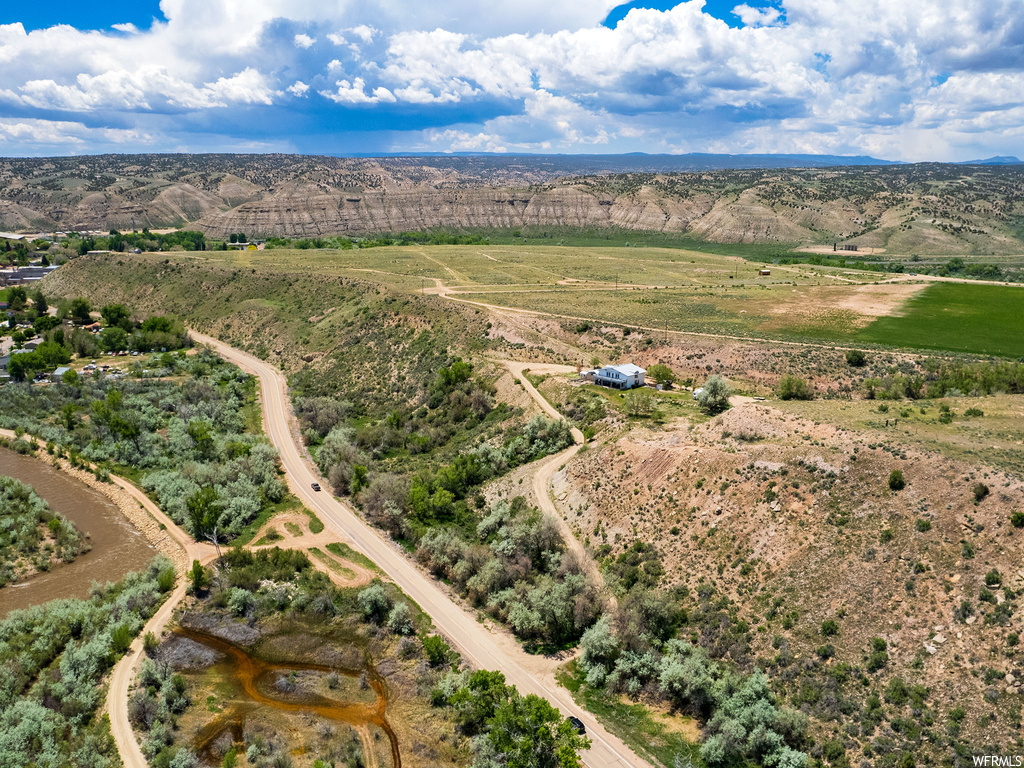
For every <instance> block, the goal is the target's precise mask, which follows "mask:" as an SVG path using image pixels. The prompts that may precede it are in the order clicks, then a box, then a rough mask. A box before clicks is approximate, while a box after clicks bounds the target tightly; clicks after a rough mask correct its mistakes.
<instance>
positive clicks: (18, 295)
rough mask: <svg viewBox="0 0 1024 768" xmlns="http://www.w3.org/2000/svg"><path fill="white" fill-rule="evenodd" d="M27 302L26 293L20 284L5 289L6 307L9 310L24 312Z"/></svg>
mask: <svg viewBox="0 0 1024 768" xmlns="http://www.w3.org/2000/svg"><path fill="white" fill-rule="evenodd" d="M27 303H28V294H27V293H25V289H24V288H22V287H21V286H20V285H16V286H14V287H13V288H8V289H7V308H8V309H9V310H10V311H11V312H24V311H25V305H26V304H27Z"/></svg>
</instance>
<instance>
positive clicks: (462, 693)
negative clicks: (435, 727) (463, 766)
mask: <svg viewBox="0 0 1024 768" xmlns="http://www.w3.org/2000/svg"><path fill="white" fill-rule="evenodd" d="M431 700H432V703H433V705H434V706H436V707H444V708H447V709H450V710H451V711H452V712H453V713H454V715H455V718H456V721H457V723H458V727H459V730H460V731H461V733H462V734H463V735H465V736H468V737H469V738H470V739H471V742H470V743H471V747H472V751H473V765H474V766H479V767H480V768H484V767H485V766H499V765H503V766H504V765H507V766H563V767H566V768H568V767H569V766H578V765H580V759H579V754H578V753H579V751H580V750H581V749H586V748H587V747H589V746H590V740H589V739H588V738H586V737H585V736H583V735H581V734H579V733H578V732H577V731H576V728H575V727H574V726H573V724H572V723H570V722H569V721H568V720H567V719H566V718H563V717H562V715H561V714H560V713H559V711H558V710H557V709H555V708H554V707H553V706H551V704H550V703H548V701H547V699H542V698H541V697H539V696H535V695H534V694H529V695H527V696H521V695H520V694H519V692H518V691H517V690H516V689H515V687H513V686H510V685H506V684H505V676H504V675H503V674H501V673H500V672H488V671H486V670H479V671H477V672H466V671H463V672H452V673H450V674H448V675H446V676H445V677H444V678H442V679H441V681H440V683H439V685H438V686H437V687H436V688H435V689H434V691H433V693H432V694H431Z"/></svg>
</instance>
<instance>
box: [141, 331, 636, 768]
mask: <svg viewBox="0 0 1024 768" xmlns="http://www.w3.org/2000/svg"><path fill="white" fill-rule="evenodd" d="M191 334H192V337H193V338H194V339H195V340H196V341H197V342H199V343H201V344H208V345H209V346H210V347H212V348H213V349H214V350H216V351H217V353H218V354H220V355H221V356H223V357H224V358H225V359H226V360H229V361H230V362H232V363H234V364H235V365H237V366H239V367H240V368H242V369H243V370H245V371H248V372H249V373H251V374H253V375H254V376H256V378H257V380H258V381H259V383H260V392H261V395H262V397H261V407H262V412H263V421H264V423H263V427H264V431H265V432H266V434H267V437H268V438H269V439H270V441H271V442H272V443H273V445H274V447H276V448H277V450H278V452H279V453H280V455H281V463H282V465H283V467H284V471H285V477H286V479H287V482H288V485H289V487H290V488H291V490H292V492H293V493H294V494H295V495H296V496H298V497H299V499H300V500H301V501H302V502H303V503H304V504H305V505H306V506H307V507H309V509H311V510H313V511H315V512H316V513H317V515H319V517H320V519H321V520H322V521H323V522H324V524H325V525H326V526H327V527H328V528H330V529H331V530H333V531H334V532H335V533H336V534H337V535H339V536H341V537H342V538H343V539H347V540H349V541H351V542H352V545H353V548H354V549H356V550H358V551H359V552H362V553H363V554H364V555H366V556H367V557H369V558H370V559H371V560H373V561H374V562H375V563H376V564H377V565H378V566H379V567H380V568H381V569H382V570H383V571H384V572H385V573H387V575H388V576H389V577H390V578H391V579H392V580H393V581H394V582H395V584H397V585H398V586H399V587H400V588H401V589H402V590H403V591H404V592H405V593H406V594H407V595H408V596H409V597H410V598H412V599H413V600H415V601H416V603H417V604H418V605H419V606H420V607H421V608H422V609H423V610H424V611H426V613H427V614H428V615H429V616H430V617H431V619H432V620H433V621H434V624H435V626H436V627H437V629H438V631H440V632H441V633H442V634H444V635H445V636H446V637H447V638H448V640H449V641H450V642H451V643H452V644H453V645H454V646H455V647H456V648H458V650H459V651H460V652H461V653H462V655H463V657H464V658H466V660H467V661H468V662H469V663H470V664H471V665H472V666H474V667H476V668H478V669H493V670H498V671H500V672H503V673H504V675H505V678H506V679H507V680H508V682H509V683H511V684H513V685H515V686H516V687H517V688H518V689H519V691H520V692H521V693H523V694H524V695H525V694H531V693H532V694H536V695H538V696H542V697H544V698H546V699H548V701H550V702H551V703H552V704H553V705H554V706H556V707H558V708H559V709H560V710H561V711H562V713H563V714H566V715H574V716H576V717H578V718H579V719H580V720H582V721H583V723H584V724H585V725H586V727H587V735H588V736H589V737H590V739H591V748H590V749H589V750H587V751H586V752H584V753H583V755H582V757H583V761H584V763H585V764H586V765H588V766H590V768H611V767H613V766H615V767H617V768H625V767H626V766H632V767H633V768H645V767H646V766H648V765H649V764H648V763H647V762H645V761H643V760H641V759H640V758H639V757H637V756H636V755H635V754H633V752H632V751H630V749H629V748H628V747H627V746H626V745H625V744H624V743H623V742H622V741H621V740H619V739H618V738H617V737H615V736H613V735H612V734H610V733H609V732H608V731H606V730H605V729H604V727H603V726H601V725H600V723H598V721H597V720H596V719H595V718H594V716H593V715H591V714H590V713H589V712H586V711H584V710H583V709H581V708H580V707H578V706H577V705H576V703H575V702H574V701H573V700H572V697H571V696H570V694H569V692H568V691H566V690H565V689H564V688H561V687H560V686H558V685H557V684H556V683H555V682H554V680H553V676H552V675H551V671H552V664H551V662H549V661H548V660H546V659H543V658H538V657H535V656H530V655H529V654H527V653H526V652H525V651H523V650H522V649H521V648H520V647H519V646H518V644H516V643H515V642H513V641H511V640H510V639H509V638H508V637H507V635H505V634H504V633H501V632H496V631H492V630H490V629H488V628H487V627H486V626H485V625H484V624H482V623H481V622H479V621H477V617H476V615H475V614H473V613H472V612H470V611H468V610H467V609H465V608H463V607H462V606H460V605H458V604H457V603H456V602H455V601H454V600H452V598H451V597H449V595H448V594H446V593H445V591H444V590H443V589H442V588H441V586H440V585H438V584H437V583H436V582H435V581H434V580H433V579H431V578H430V577H429V576H427V575H426V574H424V573H423V572H422V571H420V570H419V569H418V568H417V567H416V566H415V565H414V564H413V563H412V562H411V561H410V560H409V558H408V557H407V556H406V555H405V553H404V552H402V551H401V550H400V549H399V548H398V547H397V546H396V545H395V544H394V543H393V542H390V541H386V540H385V539H384V537H383V535H382V534H381V533H380V532H379V531H377V530H376V529H374V528H371V527H370V526H369V525H367V524H366V523H365V522H363V521H362V520H361V519H360V518H359V517H358V516H357V515H356V513H355V512H354V511H353V510H352V509H351V508H350V507H349V506H348V505H347V504H345V503H344V502H342V501H339V500H338V499H335V498H333V497H332V496H330V495H329V494H328V493H326V492H320V493H316V492H314V491H312V490H311V489H310V486H311V484H312V483H314V482H320V483H322V484H323V482H324V481H323V479H322V478H320V477H319V475H318V473H317V472H316V470H315V469H314V468H313V467H312V466H311V465H310V464H309V463H308V462H307V461H306V459H305V458H304V456H303V451H302V448H301V447H300V445H299V443H298V438H297V434H296V433H295V432H293V430H292V412H291V401H290V400H289V398H288V393H287V385H286V381H285V378H284V375H283V374H282V373H281V372H280V371H279V370H278V369H277V368H275V367H274V366H273V365H271V364H270V363H267V362H264V361H263V360H260V359H258V358H256V357H253V356H252V355H249V354H247V353H245V352H242V351H240V350H238V349H235V348H234V347H232V346H230V345H228V344H225V343H223V342H221V341H219V340H217V339H214V338H211V337H210V336H206V335H204V334H201V333H197V332H195V331H192V332H191ZM528 383H529V382H527V384H528ZM534 391H535V390H534ZM549 407H550V405H549ZM545 410H546V409H545ZM552 410H554V409H552ZM580 438H582V435H580ZM569 450H573V449H569ZM125 764H126V766H128V765H129V764H128V761H127V760H126V761H125ZM129 768H134V765H132V766H129Z"/></svg>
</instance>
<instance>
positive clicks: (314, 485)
mask: <svg viewBox="0 0 1024 768" xmlns="http://www.w3.org/2000/svg"><path fill="white" fill-rule="evenodd" d="M311 487H312V489H313V490H314V491H319V490H320V483H313V485H312V486H311Z"/></svg>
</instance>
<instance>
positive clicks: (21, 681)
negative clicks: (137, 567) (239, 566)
mask: <svg viewBox="0 0 1024 768" xmlns="http://www.w3.org/2000/svg"><path fill="white" fill-rule="evenodd" d="M173 585H174V569H173V567H172V566H171V564H170V562H169V561H168V560H167V559H166V558H163V557H158V558H156V559H155V560H154V561H153V562H152V564H151V565H150V566H149V568H147V569H146V570H145V571H143V572H141V573H130V574H128V575H127V576H125V577H124V578H123V579H122V580H121V581H119V582H117V583H115V584H107V585H106V586H100V585H95V586H94V587H93V588H92V590H91V592H90V596H89V598H88V599H87V600H75V599H64V600H53V601H51V602H49V603H45V604H43V605H38V606H35V607H33V608H29V609H26V610H21V611H13V612H12V613H10V614H9V615H8V616H7V618H6V619H4V620H3V621H2V622H0V668H2V670H3V672H2V674H0V734H2V736H0V765H40V766H42V765H89V766H96V767H97V768H107V767H108V766H109V767H111V768H112V767H113V766H116V765H120V764H121V761H120V758H119V756H118V754H117V748H116V746H115V745H114V743H113V740H112V739H111V738H110V734H109V731H108V730H107V726H106V724H105V720H103V719H101V718H100V717H98V713H99V710H100V708H101V706H102V704H103V701H104V698H105V691H104V689H103V687H102V685H101V684H102V683H103V681H104V676H105V675H106V674H107V673H108V672H109V670H110V669H111V667H112V666H113V665H114V663H115V662H116V661H117V659H118V658H119V657H120V656H121V655H122V654H124V653H125V652H126V651H127V650H128V646H129V645H130V644H131V641H132V639H133V638H134V637H135V636H136V635H137V634H138V633H139V631H140V630H141V629H142V627H143V625H144V624H145V622H146V620H147V619H148V618H149V617H150V616H152V615H153V613H154V612H155V610H156V608H157V606H158V605H159V604H160V602H161V600H162V599H163V594H164V593H166V592H168V591H170V589H171V588H172V587H173Z"/></svg>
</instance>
